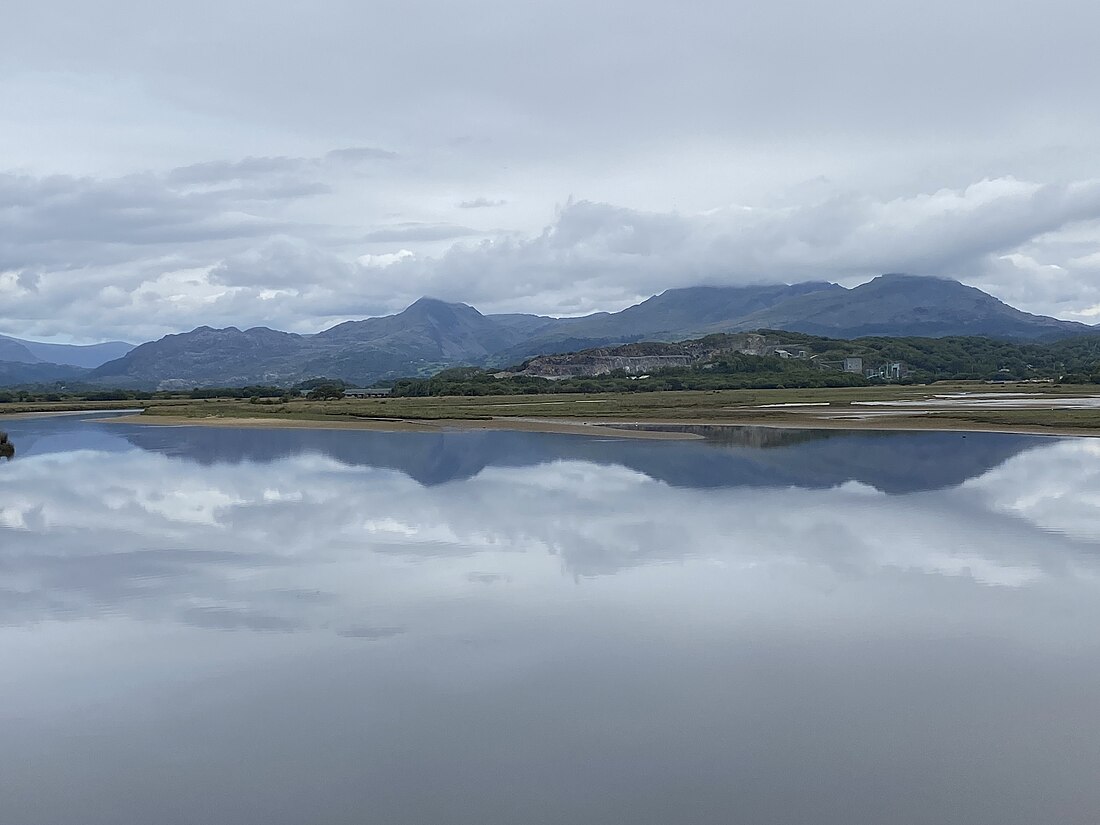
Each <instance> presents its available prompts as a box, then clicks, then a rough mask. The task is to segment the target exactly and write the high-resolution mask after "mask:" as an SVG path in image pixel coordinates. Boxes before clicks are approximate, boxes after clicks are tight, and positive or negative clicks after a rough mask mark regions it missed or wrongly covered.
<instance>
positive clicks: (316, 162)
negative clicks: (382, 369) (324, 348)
mask: <svg viewBox="0 0 1100 825" xmlns="http://www.w3.org/2000/svg"><path fill="white" fill-rule="evenodd" d="M3 18H4V23H3V26H0V333H4V334H8V335H16V336H19V337H24V338H33V339H38V340H50V341H63V342H70V341H71V342H77V343H90V342H94V341H100V340H108V339H122V340H128V341H133V342H140V341H144V340H149V339H153V338H157V337H159V336H161V335H164V334H166V333H170V332H179V331H183V330H187V329H191V328H193V327H195V326H199V325H203V324H206V325H210V326H216V327H222V326H237V327H240V328H247V327H251V326H257V325H262V326H270V327H274V328H278V329H285V330H290V331H294V332H303V333H309V332H316V331H319V330H321V329H324V328H327V327H329V326H331V325H333V324H335V323H338V322H341V321H344V320H348V319H353V318H363V317H367V316H371V315H381V314H388V313H390V312H394V311H399V310H400V309H402V308H403V307H404V306H406V305H408V304H409V303H411V302H412V301H413V300H415V299H416V298H418V297H420V296H421V295H430V296H433V297H438V298H443V299H445V300H454V301H463V302H466V303H469V304H471V305H473V306H476V307H477V308H479V309H480V310H481V311H483V312H514V311H523V312H536V313H540V314H550V315H577V314H584V313H587V312H592V311H597V310H618V309H621V308H623V307H625V306H628V305H630V304H632V303H636V302H637V301H638V300H641V299H644V298H646V297H648V296H650V295H653V294H655V293H658V292H661V291H662V290H664V289H668V288H672V287H678V286H689V285H696V284H733V285H736V284H755V283H779V282H783V283H793V282H797V281H804V280H830V281H835V282H838V283H842V284H844V285H846V286H852V285H855V284H858V283H862V282H864V281H867V280H869V279H870V278H872V277H874V276H875V275H878V274H881V273H884V272H909V273H913V274H924V275H937V276H944V277H952V278H956V279H958V280H961V281H963V282H964V283H968V284H971V285H973V286H977V287H979V288H981V289H984V290H986V291H988V292H991V293H992V294H994V295H997V296H998V297H1000V298H1002V299H1003V300H1005V301H1007V302H1008V303H1011V304H1013V305H1014V306H1018V307H1020V308H1022V309H1025V310H1028V311H1031V312H1037V313H1042V314H1049V315H1054V316H1057V317H1060V318H1066V319H1071V320H1080V321H1085V322H1088V323H1097V322H1100V152H1097V151H1096V147H1097V146H1100V106H1097V105H1096V103H1095V100H1096V94H1097V89H1098V88H1100V49H1097V48H1096V47H1095V32H1096V31H1100V5H1097V4H1096V3H1095V2H1094V1H1093V0H1046V1H1045V2H1030V0H1027V1H1025V0H963V2H960V0H950V1H949V0H928V2H924V3H919V4H914V3H900V2H893V0H836V2H833V3H828V4H825V3H820V2H817V0H773V2H770V3H753V4H746V3H737V2H734V3H731V2H728V0H724V1H723V2H712V0H697V2H679V3H672V2H655V0H631V2H625V1H624V2H620V0H602V2H600V3H598V4H593V3H591V2H573V0H558V2H543V0H531V1H530V2H524V3H516V2H514V0H512V1H511V2H497V0H486V1H482V0H479V1H477V2H468V3H462V4H458V3H454V2H446V0H423V1H422V2H421V1H418V0H392V1H391V0H372V2H370V3H362V2H352V1H351V0H347V1H345V0H321V1H320V2H316V3H310V4H305V3H289V2H278V0H265V2H252V1H251V0H218V2H209V1H208V0H192V1H191V2H188V3H165V2H150V0H138V1H134V2H131V1H130V0H110V1H109V2H105V3H97V4H88V3H85V2H82V0H36V2H34V3H21V4H7V5H6V7H5V9H4V11H3Z"/></svg>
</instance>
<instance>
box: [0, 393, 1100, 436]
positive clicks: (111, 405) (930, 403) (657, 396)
mask: <svg viewBox="0 0 1100 825" xmlns="http://www.w3.org/2000/svg"><path fill="white" fill-rule="evenodd" d="M959 394H969V397H962V398H961V399H959V398H954V399H953V398H952V397H953V396H959ZM1024 394H1026V395H1027V396H1028V397H1027V398H1026V399H1022V396H1023V395H1024ZM979 396H988V397H989V399H990V401H989V402H988V403H993V404H998V405H1013V404H1020V403H1023V404H1026V406H1024V407H1019V408H1017V407H1013V406H1002V407H992V408H988V407H981V406H979V405H980V404H981V403H984V402H981V401H978V402H977V404H978V405H976V403H975V402H976V401H977V397H979ZM1096 397H1100V387H1097V385H1049V384H1046V385H1035V384H1004V385H988V384H982V383H976V382H968V383H964V382H957V383H950V384H948V383H944V384H935V385H930V386H878V387H850V388H823V389H790V390H787V389H782V390H722V391H709V392H707V391H694V392H692V391H681V392H653V393H606V394H587V395H553V396H515V395H512V396H481V397H427V398H372V399H340V400H332V401H311V400H307V399H294V400H291V401H289V402H284V403H249V402H246V401H243V400H240V399H204V400H188V399H171V400H157V401H153V402H141V403H136V404H135V403H133V402H130V403H127V402H72V403H66V402H46V403H31V404H17V403H16V404H5V405H3V407H0V418H4V417H9V416H11V415H12V414H24V415H26V414H35V415H40V414H44V413H57V412H70V413H73V412H75V413H79V412H97V411H105V410H118V409H120V408H125V409H134V408H138V407H141V408H143V411H142V413H141V414H140V415H132V416H126V417H124V418H120V419H118V420H124V421H126V422H127V423H135V422H136V423H142V424H160V425H174V426H180V425H184V424H186V425H203V426H236V427H311V428H324V429H329V428H340V429H386V430H406V431H411V430H419V431H423V430H439V429H454V428H461V429H521V430H539V431H546V432H568V433H582V434H588V435H603V436H609V435H614V436H619V437H634V438H669V437H685V436H684V434H682V433H680V434H673V433H655V432H652V431H650V432H645V431H631V430H623V429H613V427H622V426H635V425H662V424H664V425H696V426H698V425H722V426H762V427H781V428H799V429H852V430H861V429H862V430H939V431H943V430H948V431H963V432H966V431H970V432H1015V433H1032V434H1047V435H1073V436H1078V435H1081V436H1100V407H1093V408H1081V409H1073V408H1067V407H1066V405H1067V404H1069V403H1071V402H1069V401H1068V399H1074V398H1096ZM891 405H900V406H891ZM688 437H690V436H688Z"/></svg>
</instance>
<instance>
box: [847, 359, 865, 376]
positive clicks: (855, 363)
mask: <svg viewBox="0 0 1100 825" xmlns="http://www.w3.org/2000/svg"><path fill="white" fill-rule="evenodd" d="M843 370H844V371H845V372H854V373H855V374H856V375H863V359H862V358H859V357H858V356H853V357H850V358H845V359H844V366H843Z"/></svg>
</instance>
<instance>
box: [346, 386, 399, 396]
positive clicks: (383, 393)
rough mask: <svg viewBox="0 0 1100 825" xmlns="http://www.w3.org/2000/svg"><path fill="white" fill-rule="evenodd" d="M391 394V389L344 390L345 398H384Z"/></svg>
mask: <svg viewBox="0 0 1100 825" xmlns="http://www.w3.org/2000/svg"><path fill="white" fill-rule="evenodd" d="M389 394H390V388H389V387H366V388H363V389H360V388H358V387H357V388H355V389H350V390H344V398H383V397H385V396H387V395H389Z"/></svg>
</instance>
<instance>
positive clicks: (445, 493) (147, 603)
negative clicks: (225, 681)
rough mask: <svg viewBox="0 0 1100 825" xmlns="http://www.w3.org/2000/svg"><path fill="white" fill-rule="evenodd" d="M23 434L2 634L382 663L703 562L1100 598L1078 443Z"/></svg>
mask: <svg viewBox="0 0 1100 825" xmlns="http://www.w3.org/2000/svg"><path fill="white" fill-rule="evenodd" d="M20 424H21V425H24V428H25V430H26V436H27V438H26V441H27V442H28V443H29V445H30V446H29V448H28V450H27V451H26V452H24V453H23V454H22V455H21V457H20V459H19V460H18V461H15V462H12V463H10V464H9V465H7V466H6V467H5V468H4V470H3V472H2V473H0V622H3V623H7V624H19V623H27V622H35V621H40V620H42V619H46V618H54V619H87V618H95V617H105V616H111V615H119V614H121V615H125V616H128V617H131V618H136V619H142V620H167V621H177V622H183V623H185V624H189V625H193V626H196V627H204V628H222V629H226V630H255V631H280V632H288V631H295V630H302V629H316V628H321V627H325V628H330V629H331V630H332V632H334V633H338V634H340V635H343V636H347V637H352V638H360V639H366V640H379V639H385V638H389V637H391V636H393V635H396V634H398V633H401V632H403V631H404V629H405V628H406V627H408V625H409V622H408V620H407V618H406V617H403V616H402V615H401V600H402V599H401V597H402V594H403V593H406V594H407V593H410V592H412V591H418V592H419V591H422V590H423V588H424V587H436V588H438V590H439V592H440V593H446V594H448V595H455V594H461V593H462V592H464V591H466V590H469V589H470V588H484V587H486V586H492V587H505V588H508V587H513V586H517V584H518V583H520V582H523V581H524V580H530V579H531V578H532V577H538V576H545V575H546V574H547V568H546V564H547V561H551V562H552V565H553V568H554V571H555V572H554V573H553V575H555V576H558V577H561V576H562V574H564V575H565V577H566V579H573V580H578V581H579V580H583V579H585V578H589V577H597V576H611V575H616V574H620V573H623V572H625V571H629V570H632V569H637V568H641V567H647V566H652V565H660V564H670V563H674V564H684V563H702V564H718V565H722V566H724V567H730V566H733V567H739V566H740V567H745V568H746V569H748V568H760V567H773V568H775V569H776V570H795V569H797V570H802V571H803V572H804V575H807V576H810V577H811V578H812V577H820V578H821V579H822V581H823V582H824V581H826V580H832V579H835V578H836V577H837V576H840V577H842V578H843V577H866V576H875V575H885V574H887V572H888V571H892V572H890V575H921V576H924V575H938V576H950V577H955V578H958V579H959V580H965V581H971V582H976V583H979V584H992V585H1001V586H1024V585H1027V584H1029V583H1032V582H1035V581H1038V580H1040V579H1043V578H1045V577H1060V576H1061V577H1064V576H1071V575H1073V574H1074V572H1075V571H1076V570H1078V569H1082V568H1087V569H1089V570H1090V571H1092V572H1093V573H1095V572H1096V570H1095V568H1096V566H1097V565H1096V560H1097V551H1098V550H1100V545H1098V542H1100V524H1097V523H1096V520H1095V518H1094V517H1095V502H1096V500H1097V496H1100V473H1098V471H1097V466H1098V462H1097V458H1098V457H1100V449H1098V448H1100V445H1097V444H1096V443H1095V442H1090V441H1085V440H1064V441H1054V440H1046V441H1042V440H1038V439H1031V438H1020V437H1014V436H975V435H971V436H970V437H969V438H967V439H966V440H965V442H960V440H959V439H960V437H959V436H957V435H954V434H945V435H943V434H926V433H911V434H858V435H850V434H840V435H832V434H824V435H821V434H813V435H799V436H795V435H793V434H792V435H791V436H790V441H785V440H783V439H780V441H781V442H782V443H780V444H779V445H778V446H773V447H770V448H767V449H765V448H761V447H754V446H746V445H745V444H744V443H742V442H740V441H737V440H736V439H734V441H733V443H722V444H707V443H704V442H699V441H693V442H644V441H623V440H607V441H603V440H599V439H592V438H573V437H566V436H542V435H532V434H525V433H499V432H488V433H443V434H430V435H429V434H423V435H422V434H412V435H409V434H386V433H344V432H328V431H317V432H313V431H279V430H274V431H272V430H268V431H263V430H215V429H210V430H203V429H200V428H181V429H176V428H172V429H160V428H155V427H148V428H142V427H127V426H124V425H102V424H95V423H94V422H93V423H88V422H79V421H75V420H73V421H69V422H59V421H56V420H55V421H50V422H45V423H42V422H20ZM13 429H14V428H13ZM960 443H961V444H965V449H959V445H960ZM82 444H83V445H86V446H83V447H82V446H81V445H82ZM133 445H137V446H140V447H141V449H135V448H134V446H133ZM47 447H50V448H51V449H50V450H47V449H46V448H47ZM59 447H60V448H62V449H55V448H59ZM910 474H911V476H910ZM888 493H889V494H888ZM426 582H427V583H426ZM376 604H377V605H383V604H384V605H386V606H387V607H386V608H385V610H383V609H382V608H381V607H379V608H378V609H376V608H375V605H376Z"/></svg>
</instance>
